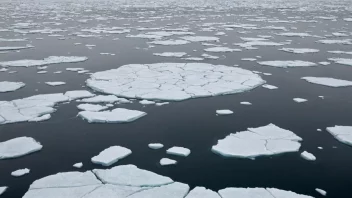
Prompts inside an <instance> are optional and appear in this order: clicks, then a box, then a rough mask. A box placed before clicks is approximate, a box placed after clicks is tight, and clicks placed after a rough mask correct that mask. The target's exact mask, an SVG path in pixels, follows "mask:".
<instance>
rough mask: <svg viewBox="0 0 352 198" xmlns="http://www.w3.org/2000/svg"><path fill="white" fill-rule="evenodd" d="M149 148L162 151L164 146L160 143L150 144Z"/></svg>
mask: <svg viewBox="0 0 352 198" xmlns="http://www.w3.org/2000/svg"><path fill="white" fill-rule="evenodd" d="M148 147H149V148H151V149H161V148H163V147H164V145H163V144H160V143H150V144H148Z"/></svg>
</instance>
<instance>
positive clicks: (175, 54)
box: [153, 52, 187, 58]
mask: <svg viewBox="0 0 352 198" xmlns="http://www.w3.org/2000/svg"><path fill="white" fill-rule="evenodd" d="M186 54H187V53H186V52H163V53H153V55H155V56H163V57H176V58H181V57H182V56H185V55H186Z"/></svg>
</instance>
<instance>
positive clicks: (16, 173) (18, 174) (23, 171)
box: [11, 168, 30, 177]
mask: <svg viewBox="0 0 352 198" xmlns="http://www.w3.org/2000/svg"><path fill="white" fill-rule="evenodd" d="M29 171H30V170H29V169H28V168H24V169H19V170H16V171H13V172H12V173H11V175H12V176H14V177H21V176H23V175H26V174H28V173H29Z"/></svg>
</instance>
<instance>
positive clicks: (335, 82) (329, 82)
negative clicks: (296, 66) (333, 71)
mask: <svg viewBox="0 0 352 198" xmlns="http://www.w3.org/2000/svg"><path fill="white" fill-rule="evenodd" d="M301 79H303V80H306V81H308V82H310V83H314V84H318V85H325V86H329V87H347V86H352V81H348V80H341V79H335V78H327V77H303V78H301Z"/></svg>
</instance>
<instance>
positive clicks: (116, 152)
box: [92, 146, 132, 166]
mask: <svg viewBox="0 0 352 198" xmlns="http://www.w3.org/2000/svg"><path fill="white" fill-rule="evenodd" d="M131 154H132V151H131V150H130V149H128V148H125V147H122V146H111V147H109V148H107V149H104V150H103V151H102V152H100V153H99V155H97V156H94V157H92V162H93V163H95V164H101V165H103V166H110V165H111V164H113V163H115V162H117V161H119V160H120V159H123V158H125V157H127V156H129V155H131Z"/></svg>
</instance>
